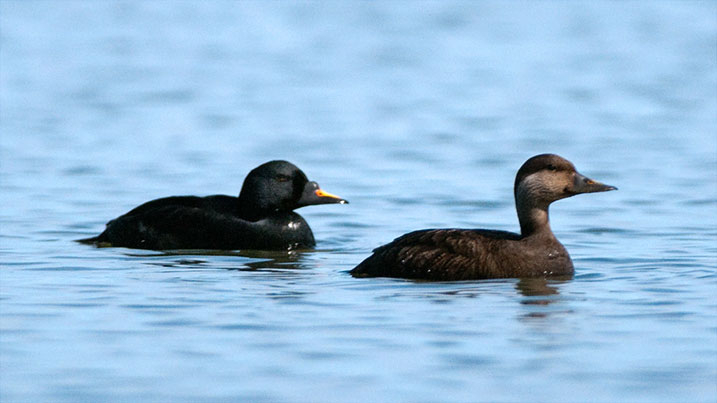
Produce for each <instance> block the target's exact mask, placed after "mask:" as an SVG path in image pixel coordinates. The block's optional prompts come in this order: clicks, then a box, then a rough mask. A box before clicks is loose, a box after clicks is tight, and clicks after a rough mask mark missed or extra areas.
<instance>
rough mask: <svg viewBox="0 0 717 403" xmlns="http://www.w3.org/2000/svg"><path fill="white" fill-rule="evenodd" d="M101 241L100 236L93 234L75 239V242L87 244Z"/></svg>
mask: <svg viewBox="0 0 717 403" xmlns="http://www.w3.org/2000/svg"><path fill="white" fill-rule="evenodd" d="M99 241H100V237H99V236H93V237H92V238H84V239H75V242H79V243H84V244H86V245H92V244H96V243H97V242H99Z"/></svg>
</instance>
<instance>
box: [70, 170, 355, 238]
mask: <svg viewBox="0 0 717 403" xmlns="http://www.w3.org/2000/svg"><path fill="white" fill-rule="evenodd" d="M328 203H340V204H345V203H348V202H347V201H346V200H344V199H342V198H340V197H338V196H335V195H332V194H330V193H327V192H324V191H323V190H321V189H320V188H319V185H318V184H317V183H316V182H310V181H309V180H308V179H307V177H306V175H305V174H304V173H303V172H302V171H301V170H300V169H299V168H297V167H296V166H295V165H293V164H291V163H290V162H287V161H270V162H267V163H265V164H262V165H260V166H258V167H257V168H254V169H253V170H252V171H251V172H249V175H247V177H246V179H245V180H244V185H243V186H242V189H241V192H240V194H239V197H233V196H224V195H215V196H207V197H197V196H174V197H166V198H162V199H157V200H152V201H149V202H147V203H144V204H142V205H140V206H139V207H136V208H134V209H133V210H131V211H129V212H128V213H127V214H125V215H122V216H120V217H118V218H115V219H114V220H112V221H110V222H108V223H107V228H106V229H105V230H104V232H102V233H101V234H100V235H98V236H96V237H94V238H88V239H82V240H80V242H83V243H92V244H96V245H98V246H124V247H130V248H138V249H155V250H166V249H223V250H233V249H272V250H281V249H293V248H309V247H313V246H314V245H315V244H316V242H315V241H314V234H313V233H312V232H311V228H309V224H307V223H306V221H305V220H304V219H303V218H302V217H301V216H300V215H298V214H296V213H294V212H293V210H294V209H297V208H299V207H304V206H310V205H315V204H328Z"/></svg>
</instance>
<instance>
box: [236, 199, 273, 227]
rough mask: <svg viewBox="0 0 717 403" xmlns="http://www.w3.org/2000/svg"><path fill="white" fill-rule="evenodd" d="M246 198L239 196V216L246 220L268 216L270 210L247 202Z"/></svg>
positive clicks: (257, 219)
mask: <svg viewBox="0 0 717 403" xmlns="http://www.w3.org/2000/svg"><path fill="white" fill-rule="evenodd" d="M246 200H247V198H242V197H241V196H240V197H239V204H238V206H237V210H238V213H239V217H241V218H242V219H244V220H247V221H259V220H260V219H262V218H264V217H266V216H268V215H269V214H270V212H268V211H266V210H265V209H263V208H262V207H261V206H257V205H256V204H255V203H250V202H249V203H248V202H247V201H246Z"/></svg>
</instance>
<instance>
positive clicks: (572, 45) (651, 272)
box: [0, 1, 717, 402]
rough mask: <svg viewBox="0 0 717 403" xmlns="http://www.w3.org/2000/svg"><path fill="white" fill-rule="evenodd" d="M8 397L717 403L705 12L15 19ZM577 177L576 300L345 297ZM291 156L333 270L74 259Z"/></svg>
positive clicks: (17, 7) (284, 258)
mask: <svg viewBox="0 0 717 403" xmlns="http://www.w3.org/2000/svg"><path fill="white" fill-rule="evenodd" d="M0 30H1V31H0V32H1V34H0V40H1V42H0V187H1V191H0V203H1V205H2V208H1V209H0V266H1V268H0V341H1V343H0V400H2V401H3V402H19V401H56V402H78V401H172V402H182V401H186V402H190V401H191V402H196V401H221V400H243V401H253V402H269V401H272V402H273V401H297V402H308V401H327V402H334V401H357V402H358V401H391V402H395V401H411V402H434V401H510V402H512V401H596V402H608V401H609V402H613V401H629V402H639V401H645V402H648V401H649V402H653V401H660V402H667V401H690V402H714V401H715V400H716V399H717V297H716V296H715V295H717V242H715V241H717V135H716V134H715V133H716V128H717V113H716V111H717V57H716V56H715V55H716V54H717V5H716V3H714V2H709V1H706V2H650V3H641V2H628V3H622V2H620V3H618V2H555V3H552V2H537V3H533V2H506V3H503V2H452V1H449V2H391V1H385V2H371V3H369V2H329V1H326V2H301V3H298V4H294V3H293V2H218V1H212V2H140V1H119V2H79V1H77V2H74V1H54V2H43V1H30V2H28V1H2V2H0ZM543 152H553V153H558V154H561V155H563V156H565V157H567V158H568V159H570V160H572V161H573V162H574V163H575V164H576V166H577V167H578V169H579V170H580V171H581V172H582V173H584V174H586V175H588V176H590V177H593V178H595V179H598V180H601V181H604V182H606V183H609V184H612V185H615V186H618V187H619V188H620V190H619V191H618V192H610V193H602V194H594V195H584V196H578V197H575V198H572V199H568V200H563V201H560V202H558V203H556V204H555V205H554V206H553V207H552V209H551V212H552V217H551V218H552V226H553V229H554V231H555V232H556V235H557V236H558V238H559V239H560V240H561V241H562V242H563V243H564V244H565V245H566V247H567V248H568V250H569V251H570V253H571V255H572V256H573V260H574V262H575V266H576V276H575V278H574V279H572V280H566V281H557V280H551V281H544V280H531V281H526V280H522V281H519V280H512V279H511V280H493V281H469V282H453V283H425V282H413V281H405V280H396V279H353V278H352V277H351V276H350V275H348V273H347V272H348V270H350V269H351V268H352V267H354V266H355V265H356V264H357V263H358V262H360V261H361V260H362V259H363V258H364V257H366V256H367V255H368V253H369V252H370V250H371V249H372V248H374V247H376V246H378V245H380V244H382V243H385V242H387V241H389V240H391V239H393V238H394V237H396V236H398V235H399V234H402V233H404V232H406V231H410V230H413V229H419V228H428V227H482V228H496V229H503V230H511V231H517V230H518V224H517V219H516V217H515V212H514V206H513V200H512V185H513V178H514V175H515V172H516V170H517V169H518V168H519V167H520V165H521V164H522V163H523V162H524V161H525V160H526V159H527V158H529V157H530V156H532V155H534V154H538V153H543ZM278 158H281V159H288V160H290V161H292V162H294V163H296V164H297V165H299V166H300V167H301V168H302V169H303V170H304V171H305V172H306V173H307V175H308V176H309V177H310V178H311V179H313V180H316V181H318V182H319V183H320V184H321V185H322V187H323V188H325V189H326V190H328V191H330V192H332V193H336V194H339V195H341V196H342V197H345V198H347V199H349V200H350V201H351V204H349V205H347V206H339V205H334V206H316V207H308V208H305V209H302V210H300V213H301V214H302V215H304V217H305V218H306V219H307V220H308V221H309V223H310V224H311V226H312V228H313V230H314V233H315V236H316V239H317V242H318V245H317V250H315V251H300V252H295V253H290V254H289V253H241V252H239V253H237V254H236V255H229V256H227V255H211V254H196V255H171V254H162V253H159V252H151V251H137V250H130V249H122V248H109V249H96V248H92V247H88V246H86V245H80V244H77V243H75V242H73V240H74V239H77V238H82V237H87V236H91V235H94V234H97V233H99V232H100V231H101V230H102V228H103V226H104V223H105V222H106V221H108V220H109V219H111V218H114V217H116V216H118V215H120V214H123V213H125V212H126V211H128V210H129V209H131V208H132V207H134V206H136V205H138V204H140V203H142V202H144V201H147V200H150V199H154V198H158V197H163V196H169V195H185V194H196V195H208V194H217V193H221V194H237V193H238V191H239V189H240V187H241V183H242V181H243V178H244V176H245V175H246V173H247V172H248V171H249V170H250V169H252V168H253V167H255V166H257V165H259V164H260V163H263V162H265V161H267V160H270V159H278Z"/></svg>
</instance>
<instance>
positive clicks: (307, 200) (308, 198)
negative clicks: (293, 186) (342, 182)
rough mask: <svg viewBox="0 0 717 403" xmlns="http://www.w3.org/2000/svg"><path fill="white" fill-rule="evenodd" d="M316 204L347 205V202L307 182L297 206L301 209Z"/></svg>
mask: <svg viewBox="0 0 717 403" xmlns="http://www.w3.org/2000/svg"><path fill="white" fill-rule="evenodd" d="M316 204H348V200H345V199H342V198H341V197H339V196H336V195H333V194H331V193H329V192H326V191H324V190H322V189H321V188H320V187H319V184H318V183H316V182H309V183H307V184H306V186H305V187H304V192H303V193H302V194H301V198H300V199H299V202H298V205H299V206H300V207H303V206H313V205H316Z"/></svg>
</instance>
